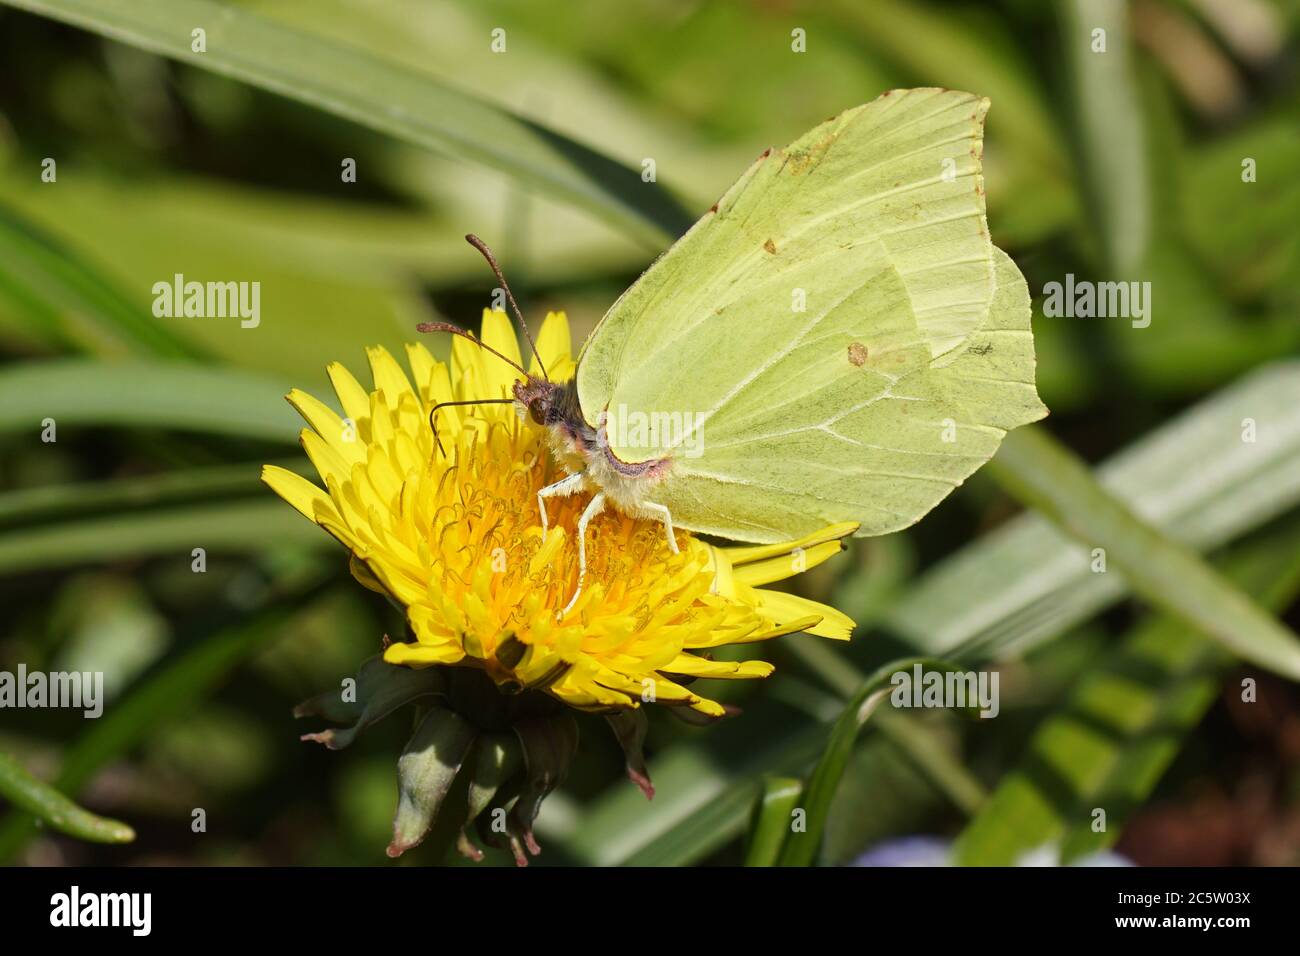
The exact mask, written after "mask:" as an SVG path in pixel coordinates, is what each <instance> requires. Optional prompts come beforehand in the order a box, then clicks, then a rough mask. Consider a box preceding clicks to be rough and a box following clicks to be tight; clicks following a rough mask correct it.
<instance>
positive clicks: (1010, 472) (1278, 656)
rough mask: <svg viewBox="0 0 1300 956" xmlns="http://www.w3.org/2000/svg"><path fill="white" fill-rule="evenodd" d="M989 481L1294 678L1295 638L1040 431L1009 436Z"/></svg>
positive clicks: (1247, 655) (1143, 590)
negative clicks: (1136, 511) (992, 481)
mask: <svg viewBox="0 0 1300 956" xmlns="http://www.w3.org/2000/svg"><path fill="white" fill-rule="evenodd" d="M989 468H990V470H991V472H992V474H993V476H994V477H995V478H996V479H997V480H998V481H999V482H1000V483H1001V484H1002V485H1003V486H1004V487H1005V488H1006V489H1007V490H1008V491H1010V492H1011V493H1012V494H1013V495H1015V496H1016V497H1017V498H1019V499H1020V500H1021V501H1022V502H1023V503H1024V504H1026V505H1028V506H1030V507H1032V508H1035V509H1036V510H1038V511H1039V512H1041V513H1042V514H1044V515H1045V516H1047V517H1048V518H1049V519H1051V520H1052V521H1053V522H1054V523H1055V524H1056V525H1057V526H1058V527H1060V528H1061V529H1062V530H1064V531H1066V532H1067V533H1068V534H1070V535H1071V536H1073V537H1074V538H1075V539H1076V540H1078V541H1079V542H1080V543H1082V544H1083V545H1084V546H1085V547H1087V548H1090V549H1095V548H1102V549H1104V551H1105V554H1106V560H1107V562H1108V565H1113V566H1114V567H1115V568H1116V569H1118V570H1119V571H1121V572H1123V574H1124V577H1125V578H1126V579H1127V581H1128V583H1129V585H1130V587H1132V588H1133V590H1134V592H1135V593H1136V594H1138V595H1139V596H1141V597H1143V598H1144V599H1146V600H1147V601H1149V602H1151V603H1152V604H1154V605H1155V606H1156V607H1159V608H1162V609H1163V610H1165V611H1168V612H1169V613H1170V614H1172V615H1173V616H1175V617H1177V618H1179V619H1180V620H1182V621H1183V622H1185V623H1186V624H1188V625H1190V626H1191V627H1194V628H1196V629H1198V630H1200V631H1203V632H1204V633H1206V634H1208V635H1209V636H1210V637H1212V638H1214V639H1215V640H1217V641H1218V642H1219V643H1221V644H1222V645H1223V646H1224V647H1226V648H1228V649H1229V650H1230V651H1232V652H1233V653H1235V654H1237V655H1239V656H1240V657H1242V658H1244V659H1245V660H1248V661H1251V662H1252V663H1255V664H1258V665H1259V666H1261V667H1265V668H1268V669H1269V670H1272V671H1276V672H1277V673H1279V674H1282V675H1284V676H1287V677H1290V678H1292V679H1293V680H1296V679H1300V638H1298V637H1297V636H1296V635H1295V634H1294V633H1293V632H1292V631H1291V630H1290V629H1288V628H1287V627H1285V626H1284V625H1282V624H1280V623H1279V622H1278V621H1277V620H1276V619H1275V618H1273V617H1272V616H1270V615H1269V614H1267V613H1266V612H1265V611H1263V610H1262V609H1261V608H1260V607H1259V606H1258V605H1257V604H1255V603H1254V602H1253V601H1252V600H1251V599H1250V598H1249V597H1247V596H1246V595H1245V594H1243V593H1242V592H1241V590H1240V589H1238V588H1236V587H1234V586H1233V585H1232V584H1230V583H1228V582H1227V581H1225V580H1224V579H1223V578H1222V577H1221V576H1219V575H1218V574H1217V573H1215V571H1214V570H1213V569H1212V568H1211V567H1210V566H1209V565H1207V564H1206V563H1205V562H1204V561H1203V560H1201V558H1200V557H1199V556H1198V555H1197V554H1196V553H1195V552H1193V551H1191V550H1190V549H1188V548H1186V547H1184V546H1183V545H1180V544H1178V543H1176V542H1174V541H1173V540H1171V539H1170V538H1168V537H1166V536H1165V535H1163V534H1162V533H1161V532H1159V531H1157V530H1156V529H1155V528H1153V527H1152V526H1151V525H1149V524H1148V523H1146V522H1144V521H1143V520H1142V519H1140V518H1139V517H1138V516H1137V515H1136V514H1134V513H1133V511H1132V510H1130V508H1129V507H1128V506H1127V505H1126V504H1125V503H1124V502H1123V501H1121V500H1120V499H1119V498H1117V497H1115V496H1114V495H1112V494H1111V493H1110V492H1108V491H1107V490H1106V489H1105V488H1103V487H1102V486H1101V485H1100V484H1099V483H1098V482H1097V480H1096V479H1095V478H1094V477H1093V475H1092V472H1091V471H1090V470H1089V469H1088V466H1087V465H1086V464H1084V463H1083V462H1082V461H1080V460H1079V459H1078V458H1076V457H1075V456H1074V454H1073V453H1072V452H1071V451H1070V450H1069V449H1068V448H1066V447H1065V446H1064V445H1062V444H1061V443H1060V442H1058V441H1057V440H1056V439H1055V438H1053V437H1052V436H1051V434H1050V433H1049V432H1048V431H1046V430H1045V429H1043V428H1038V427H1033V426H1030V427H1027V428H1020V429H1017V430H1016V431H1014V432H1011V433H1010V434H1008V436H1007V438H1006V439H1005V440H1004V441H1003V443H1002V447H1001V449H1000V450H999V452H998V454H997V456H996V457H995V458H994V460H993V461H992V462H991V463H990V465H989Z"/></svg>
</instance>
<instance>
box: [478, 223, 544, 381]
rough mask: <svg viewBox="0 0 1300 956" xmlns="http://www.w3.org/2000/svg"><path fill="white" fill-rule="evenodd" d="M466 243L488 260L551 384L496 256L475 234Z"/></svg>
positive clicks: (539, 365)
mask: <svg viewBox="0 0 1300 956" xmlns="http://www.w3.org/2000/svg"><path fill="white" fill-rule="evenodd" d="M465 241H466V242H468V243H469V244H470V245H471V246H473V247H474V248H475V249H477V250H478V251H479V253H480V254H481V255H482V256H483V258H484V259H486V260H487V264H488V266H489V267H490V268H491V269H492V274H493V275H495V276H496V277H497V281H498V282H500V283H501V288H502V290H503V291H504V292H505V294H506V301H507V302H509V303H510V308H511V309H513V310H514V313H515V318H517V319H518V320H519V326H520V328H522V329H523V330H524V338H526V339H528V347H529V348H531V349H532V350H533V356H534V357H535V358H536V359H537V366H538V367H539V368H540V369H541V370H542V378H544V379H546V380H547V381H548V382H549V381H550V380H551V377H550V376H549V375H547V374H546V363H545V362H543V361H542V354H541V353H540V352H538V351H537V343H536V342H534V341H533V333H532V332H530V331H528V323H527V322H525V321H524V314H523V313H522V312H520V311H519V303H518V302H516V301H515V296H514V293H512V292H511V291H510V286H509V285H507V284H506V277H505V276H503V275H502V274H501V267H500V266H499V265H497V260H496V256H494V255H492V250H491V249H489V248H488V247H487V243H486V242H484V241H483V240H482V239H480V238H479V237H478V236H476V235H474V234H473V233H470V234H469V235H467V236H466V237H465ZM524 374H527V373H526V372H525V373H524Z"/></svg>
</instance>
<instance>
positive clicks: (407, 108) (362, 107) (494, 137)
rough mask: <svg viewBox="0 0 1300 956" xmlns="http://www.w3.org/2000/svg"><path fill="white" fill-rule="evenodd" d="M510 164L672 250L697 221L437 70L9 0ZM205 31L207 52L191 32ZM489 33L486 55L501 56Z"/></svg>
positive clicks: (180, 19) (249, 32) (161, 11)
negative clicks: (669, 243)
mask: <svg viewBox="0 0 1300 956" xmlns="http://www.w3.org/2000/svg"><path fill="white" fill-rule="evenodd" d="M0 2H4V3H6V4H8V5H9V6H13V7H17V8H19V9H21V10H28V11H31V12H33V13H38V14H41V15H43V16H47V17H50V18H52V19H55V20H60V21H62V22H64V23H70V24H72V25H74V26H78V27H81V28H83V29H86V30H92V31H94V32H96V33H100V34H102V35H104V36H107V37H110V38H111V39H114V40H118V41H120V42H123V43H127V44H130V45H131V46H135V47H139V48H141V49H144V50H148V51H150V52H152V53H158V54H161V55H163V56H167V57H170V58H172V59H176V60H180V61H181V62H183V63H187V64H190V65H192V66H197V67H200V68H203V69H207V70H212V71H214V72H216V73H220V74H222V75H224V76H229V77H232V78H234V79H237V80H240V81H242V82H245V83H250V84H252V85H254V86H259V87H261V88H263V89H266V90H270V91H271V92H274V93H278V94H281V95H283V96H287V97H290V98H292V99H296V100H299V101H300V102H303V103H307V104H309V105H311V106H314V107H316V108H318V109H322V110H325V111H327V112H330V113H333V114H334V115H336V116H341V117H343V118H345V119H348V120H352V121H353V122H356V123H359V124H361V125H363V126H367V127H370V128H371V129H375V130H379V131H380V132H383V133H387V134H389V135H392V136H396V137H398V138H400V139H403V140H406V141H408V142H412V143H416V144H418V145H420V146H424V147H427V148H429V149H433V150H436V151H438V152H440V153H443V154H445V155H448V156H451V157H454V158H456V159H460V160H466V161H469V162H473V163H479V164H482V165H485V166H488V167H491V168H493V169H497V170H500V171H502V172H504V173H506V174H507V175H509V176H512V177H514V178H515V179H517V180H519V181H520V182H521V183H524V184H525V185H527V186H529V187H530V188H533V189H536V190H537V191H539V192H541V193H543V194H545V195H547V196H550V197H553V198H555V199H560V200H563V201H567V202H569V203H572V204H573V205H575V206H578V207H580V208H583V209H586V210H588V211H589V212H591V213H593V214H595V215H596V216H598V217H600V218H602V219H604V220H605V221H607V222H609V223H610V224H612V225H614V226H616V227H619V228H621V229H623V230H624V231H626V232H627V233H628V234H629V235H632V236H634V237H636V238H637V239H639V240H641V241H642V242H644V243H645V244H646V245H647V246H648V247H651V248H661V247H662V246H663V245H664V243H665V241H666V240H668V239H671V238H675V237H676V236H677V235H678V234H680V233H681V232H683V231H684V230H685V229H686V228H688V227H689V226H690V223H691V221H692V217H691V216H689V215H687V214H686V213H684V212H683V210H682V209H681V207H680V206H679V205H678V204H677V202H676V201H675V200H674V199H673V198H672V197H671V196H670V195H669V194H668V192H667V191H666V190H665V189H663V188H662V187H660V186H658V185H656V184H654V183H645V182H642V181H641V177H640V175H639V173H637V172H636V171H633V170H630V169H627V168H626V167H624V166H622V165H620V164H619V163H617V162H615V161H613V160H611V159H609V158H608V157H607V156H604V155H603V154H601V153H598V152H596V151H595V150H593V149H591V148H590V147H587V146H584V145H582V144H580V143H577V142H574V141H573V140H571V139H567V138H565V137H564V136H561V135H559V134H557V133H554V132H552V131H550V130H548V129H546V128H545V127H543V126H541V125H540V124H538V123H534V122H532V121H530V120H528V119H526V118H524V117H520V116H517V115H514V114H512V113H509V112H507V111H505V110H503V109H501V108H500V107H498V106H495V105H493V104H491V103H488V102H486V101H483V100H479V99H477V98H475V97H472V96H469V95H467V94H465V93H462V92H459V91H458V90H456V89H454V88H453V87H451V86H448V85H446V84H444V83H441V82H439V81H438V80H435V79H434V78H433V77H431V76H428V75H426V74H423V73H419V72H416V71H414V70H411V69H408V68H405V67H402V66H399V65H396V64H393V63H389V62H387V61H385V60H382V59H379V58H377V57H373V56H370V55H369V54H367V53H365V52H363V51H361V50H357V49H355V48H352V47H349V46H345V45H342V44H339V43H334V42H331V41H329V40H325V39H322V38H319V37H315V36H312V35H310V34H307V33H303V32H300V31H297V30H294V29H292V28H291V27H287V26H284V25H282V24H279V23H275V22H273V21H270V20H266V19H263V18H261V17H258V16H256V15H255V14H252V13H249V12H246V11H244V10H241V9H239V8H237V7H232V6H230V5H228V4H223V3H216V2H213V0H0ZM198 28H201V29H203V30H205V31H206V52H202V53H196V52H194V51H193V49H192V42H193V41H192V37H191V31H193V30H195V29H198ZM490 41H491V38H490V37H489V36H484V37H483V55H484V59H485V60H486V59H487V58H489V57H490V56H491V52H490V50H489V43H490Z"/></svg>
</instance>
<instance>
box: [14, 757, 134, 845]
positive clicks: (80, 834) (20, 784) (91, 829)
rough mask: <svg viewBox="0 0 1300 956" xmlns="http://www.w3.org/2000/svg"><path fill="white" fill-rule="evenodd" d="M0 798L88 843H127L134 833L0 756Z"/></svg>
mask: <svg viewBox="0 0 1300 956" xmlns="http://www.w3.org/2000/svg"><path fill="white" fill-rule="evenodd" d="M0 796H3V797H4V798H5V799H6V800H8V801H9V802H10V803H12V804H13V805H14V806H15V807H16V808H17V809H19V810H24V811H26V812H27V813H30V814H32V815H33V816H35V817H36V818H37V819H39V820H42V821H44V822H45V823H46V824H48V825H49V826H51V827H53V828H54V829H56V830H58V831H59V832H60V833H66V834H67V835H68V836H72V837H76V838H77V839H78V840H88V841H90V842H91V843H130V842H131V841H132V840H134V839H135V831H134V830H132V829H131V828H130V827H129V826H127V825H126V824H125V823H120V822H118V821H117V820H110V819H108V818H107V817H101V816H96V815H95V814H93V813H91V812H90V811H89V810H85V809H82V808H81V807H79V806H77V805H76V804H75V803H73V802H72V801H71V800H69V799H68V798H67V797H65V796H64V795H63V794H61V793H60V792H59V791H58V790H55V789H54V788H53V787H51V786H50V785H49V784H47V783H42V782H41V781H39V780H37V779H36V778H35V777H33V776H32V775H31V774H29V773H28V772H27V771H26V770H24V769H23V768H22V767H21V766H20V765H19V763H18V761H16V760H14V758H13V757H10V756H9V755H8V754H5V753H0Z"/></svg>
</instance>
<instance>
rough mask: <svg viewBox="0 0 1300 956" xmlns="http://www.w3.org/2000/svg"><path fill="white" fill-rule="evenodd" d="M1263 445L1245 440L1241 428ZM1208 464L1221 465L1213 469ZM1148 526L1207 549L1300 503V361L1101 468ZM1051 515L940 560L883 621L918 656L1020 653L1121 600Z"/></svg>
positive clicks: (1122, 590)
mask: <svg viewBox="0 0 1300 956" xmlns="http://www.w3.org/2000/svg"><path fill="white" fill-rule="evenodd" d="M1246 418H1250V419H1252V420H1254V421H1256V422H1257V423H1258V426H1259V440H1258V441H1257V442H1255V443H1248V442H1243V441H1242V440H1241V423H1242V421H1243V420H1244V419H1246ZM1207 462H1212V463H1213V467H1206V463H1207ZM1096 473H1097V476H1098V479H1099V480H1100V481H1101V483H1102V484H1103V485H1105V487H1106V488H1107V489H1108V490H1109V491H1110V492H1111V493H1112V494H1114V495H1116V496H1117V497H1120V498H1122V499H1123V500H1124V501H1125V502H1127V503H1128V504H1129V506H1130V507H1132V508H1133V510H1135V511H1137V512H1138V513H1139V514H1140V515H1141V516H1142V517H1143V518H1144V519H1145V520H1146V521H1147V522H1148V523H1150V524H1152V525H1154V526H1156V527H1158V528H1160V529H1161V530H1162V531H1163V532H1164V533H1165V534H1167V535H1168V536H1170V537H1172V538H1174V539H1176V540H1178V541H1181V542H1182V543H1184V544H1186V545H1189V546H1191V547H1193V548H1196V549H1197V550H1200V551H1206V550H1209V549H1211V548H1215V547H1219V546H1221V545H1223V544H1226V543H1228V542H1229V541H1231V540H1232V539H1234V538H1236V537H1238V536H1240V535H1241V534H1243V533H1244V532H1246V531H1249V530H1251V529H1253V528H1256V527H1259V526H1261V525H1264V524H1266V523H1267V522H1268V521H1270V520H1272V519H1274V518H1276V517H1277V516H1279V515H1281V514H1283V513H1285V512H1286V511H1287V510H1288V509H1289V508H1292V507H1294V506H1295V505H1296V504H1297V503H1300V362H1294V361H1288V362H1277V363H1274V364H1272V365H1269V366H1267V367H1265V368H1261V369H1259V370H1258V371H1256V372H1253V373H1252V374H1250V375H1247V376H1246V377H1244V378H1243V379H1241V380H1240V381H1239V382H1236V383H1234V384H1233V385H1231V386H1229V387H1227V388H1224V389H1222V390H1221V391H1219V392H1217V393H1215V394H1214V395H1213V396H1211V397H1210V398H1207V399H1205V400H1204V401H1201V402H1199V403H1198V404H1196V405H1194V406H1193V407H1191V408H1190V409H1188V410H1187V411H1185V412H1183V413H1182V414H1181V415H1179V416H1177V417H1175V418H1174V419H1172V420H1171V421H1169V422H1167V423H1165V424H1164V425H1162V426H1160V427H1159V428H1158V429H1156V430H1155V431H1153V432H1151V433H1150V434H1148V435H1146V436H1144V437H1143V438H1142V439H1140V440H1139V441H1137V442H1135V443H1134V444H1133V445H1131V446H1130V447H1129V448H1127V449H1125V450H1124V451H1122V452H1120V453H1119V454H1117V455H1115V456H1113V457H1112V458H1110V459H1108V460H1107V461H1106V462H1105V463H1104V464H1102V465H1101V466H1099V467H1098V468H1097V469H1096ZM1090 563H1091V559H1090V554H1089V549H1087V548H1085V547H1083V546H1081V545H1078V544H1076V543H1075V542H1074V541H1072V540H1071V539H1070V538H1068V537H1067V536H1066V535H1064V534H1063V533H1061V532H1060V531H1058V530H1057V529H1056V528H1055V527H1054V526H1053V525H1052V524H1051V523H1050V522H1049V521H1047V520H1046V519H1045V518H1044V517H1042V516H1041V515H1038V514H1034V513H1032V512H1030V513H1025V514H1022V515H1019V516H1017V517H1015V518H1013V519H1012V520H1010V521H1008V522H1006V523H1005V524H1004V525H1002V526H1001V527H999V528H998V529H996V530H994V531H992V532H991V533H989V534H986V535H984V536H983V537H981V538H980V539H979V540H978V541H975V542H973V543H971V544H970V545H968V546H966V547H964V548H962V549H961V550H960V551H957V552H956V553H954V554H952V555H950V556H949V557H947V558H946V559H944V560H943V561H941V562H939V563H938V564H937V565H935V566H934V567H933V568H931V569H930V570H928V571H927V572H926V573H925V574H924V575H922V576H921V577H920V578H919V579H917V580H916V581H915V582H914V584H913V585H912V587H911V588H910V589H909V590H908V591H907V593H906V594H904V595H903V596H902V597H901V598H900V599H899V600H897V601H896V602H895V603H894V604H893V607H892V608H890V609H889V611H888V612H887V614H886V616H885V626H886V627H887V629H888V630H890V631H892V632H894V633H896V634H898V635H899V636H901V637H902V638H904V639H905V640H907V641H908V643H910V644H911V645H912V646H914V647H915V648H916V649H917V650H918V652H920V653H922V654H928V655H932V656H938V657H947V658H954V659H960V660H975V659H987V658H991V657H999V656H1002V655H1005V654H1011V653H1023V652H1024V651H1026V650H1028V649H1030V648H1032V647H1033V646H1035V645H1037V644H1039V643H1041V642H1042V641H1046V640H1050V639H1052V638H1054V637H1057V636H1059V635H1060V634H1063V633H1065V632H1066V631H1067V630H1069V629H1070V628H1071V627H1073V626H1075V625H1077V624H1079V623H1081V622H1082V621H1084V620H1085V619H1087V618H1088V617H1090V616H1092V615H1093V614H1096V613H1097V612H1098V611H1101V610H1104V609H1105V608H1106V607H1108V606H1109V605H1111V604H1113V603H1115V602H1116V601H1118V600H1120V599H1121V598H1122V597H1124V595H1125V594H1126V593H1127V591H1128V586H1127V584H1126V582H1125V581H1124V579H1123V577H1122V576H1121V575H1119V574H1114V573H1106V574H1097V573H1093V571H1092V570H1091V566H1090Z"/></svg>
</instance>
